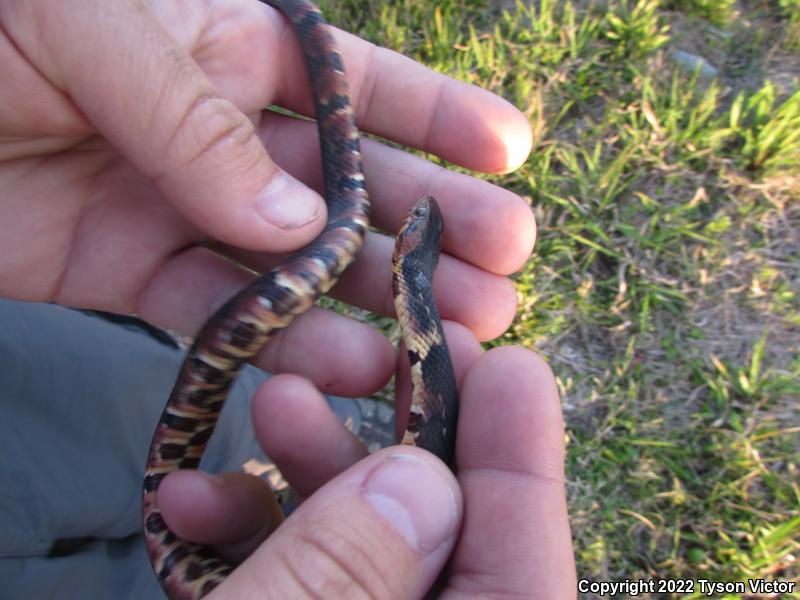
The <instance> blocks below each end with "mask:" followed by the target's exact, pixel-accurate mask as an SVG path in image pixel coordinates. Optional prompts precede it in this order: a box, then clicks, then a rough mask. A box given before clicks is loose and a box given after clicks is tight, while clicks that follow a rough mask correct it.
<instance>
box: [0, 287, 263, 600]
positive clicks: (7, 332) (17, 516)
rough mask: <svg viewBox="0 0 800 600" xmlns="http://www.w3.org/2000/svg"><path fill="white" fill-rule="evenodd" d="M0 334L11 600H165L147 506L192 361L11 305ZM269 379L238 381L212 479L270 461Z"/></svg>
mask: <svg viewBox="0 0 800 600" xmlns="http://www.w3.org/2000/svg"><path fill="white" fill-rule="evenodd" d="M0 323H1V324H2V327H0V407H1V408H0V411H2V412H0V416H1V417H0V598H5V597H6V595H5V594H6V593H9V594H10V595H9V596H8V597H9V598H49V597H51V596H52V597H55V596H56V595H58V597H59V598H81V599H84V598H85V599H89V600H91V599H92V598H98V599H100V598H151V597H152V598H160V597H162V596H160V592H159V590H158V586H157V583H156V582H155V578H154V576H153V574H152V572H151V570H150V568H149V565H148V563H147V558H146V554H145V551H144V544H143V542H142V538H141V536H140V534H139V531H140V528H141V522H140V516H139V510H140V504H139V503H140V498H141V479H142V474H143V472H144V465H145V461H146V458H147V450H148V447H149V443H150V438H151V436H152V433H153V430H154V428H155V424H156V422H157V420H158V417H159V415H160V414H161V411H162V409H163V405H164V402H165V400H166V398H167V396H168V394H169V391H170V388H171V386H172V383H173V382H174V379H175V376H176V374H177V370H178V367H179V366H180V361H181V356H182V353H180V352H178V351H177V350H175V349H173V348H170V347H168V346H165V345H163V344H161V343H159V342H157V341H156V340H154V339H152V338H150V337H147V336H144V335H141V334H139V333H136V332H133V331H130V330H127V329H125V328H122V327H119V326H116V325H113V324H111V323H108V322H106V321H103V320H101V319H98V318H96V317H91V316H87V315H84V314H82V313H79V312H76V311H72V310H69V309H66V308H63V307H60V306H55V305H49V304H34V303H22V302H13V301H8V300H2V299H0ZM265 377H266V376H265V375H264V374H263V373H261V372H260V371H258V370H257V369H254V368H252V367H246V369H245V371H244V372H243V373H242V375H241V376H240V377H239V378H238V379H237V382H236V385H235V386H234V389H233V390H232V393H231V394H230V397H229V400H228V402H227V403H226V406H225V409H224V411H223V414H222V417H221V419H220V424H219V426H218V428H217V432H216V433H215V434H214V436H213V437H212V440H211V442H210V445H209V448H208V451H207V453H206V456H205V457H204V461H203V466H204V468H206V469H208V470H210V471H214V472H217V471H222V470H237V469H238V468H239V467H240V466H241V465H242V464H244V463H245V462H247V461H248V460H249V459H251V458H256V459H258V460H264V456H263V453H262V452H261V450H260V449H259V447H258V445H257V443H256V442H255V437H254V434H253V431H252V425H251V422H250V416H249V402H250V398H251V397H252V394H253V393H254V391H255V389H256V388H257V386H258V385H259V384H260V383H261V382H262V381H263V380H264V378H265ZM59 540H60V541H59ZM57 542H58V543H57ZM54 545H55V554H56V555H55V556H54V555H53V552H52V551H53V550H54Z"/></svg>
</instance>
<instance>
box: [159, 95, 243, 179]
mask: <svg viewBox="0 0 800 600" xmlns="http://www.w3.org/2000/svg"><path fill="white" fill-rule="evenodd" d="M254 141H255V129H254V127H253V124H252V123H251V122H250V121H249V120H248V119H247V118H246V117H245V116H244V115H243V114H242V113H241V112H240V111H239V109H238V108H237V107H236V106H235V105H234V104H233V103H232V102H231V101H230V100H227V99H225V98H220V97H219V96H215V95H202V96H199V97H197V98H196V99H195V100H194V101H193V102H191V103H190V104H188V105H187V106H186V110H185V111H184V113H183V116H182V117H181V118H180V119H179V121H178V124H177V127H176V128H175V131H174V133H173V135H172V136H171V139H170V142H169V148H170V154H172V155H173V157H174V159H175V160H174V162H175V163H177V164H178V165H180V166H182V167H184V166H186V167H190V166H192V165H193V164H195V163H197V162H198V161H200V160H202V161H203V164H204V165H205V164H208V165H219V166H222V167H224V165H225V164H227V163H228V162H230V161H236V160H238V159H239V158H240V157H241V153H242V152H243V151H245V152H246V151H247V149H248V146H249V144H251V143H253V142H254ZM206 159H207V160H206Z"/></svg>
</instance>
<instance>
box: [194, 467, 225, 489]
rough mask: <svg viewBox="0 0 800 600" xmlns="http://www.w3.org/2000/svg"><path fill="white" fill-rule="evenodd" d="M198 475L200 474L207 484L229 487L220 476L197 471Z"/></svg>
mask: <svg viewBox="0 0 800 600" xmlns="http://www.w3.org/2000/svg"><path fill="white" fill-rule="evenodd" d="M197 473H199V474H200V476H201V477H202V478H203V479H205V480H206V481H207V482H209V483H210V484H212V485H215V486H217V487H227V485H228V482H227V481H225V480H224V479H223V478H222V477H219V476H218V475H212V474H211V473H206V472H205V471H197Z"/></svg>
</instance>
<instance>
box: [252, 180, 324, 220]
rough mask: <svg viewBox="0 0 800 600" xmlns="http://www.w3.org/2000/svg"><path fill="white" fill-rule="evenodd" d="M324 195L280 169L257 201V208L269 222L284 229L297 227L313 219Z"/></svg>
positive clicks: (317, 212)
mask: <svg viewBox="0 0 800 600" xmlns="http://www.w3.org/2000/svg"><path fill="white" fill-rule="evenodd" d="M321 204H322V198H320V196H319V194H317V193H316V192H315V191H314V190H312V189H310V188H308V187H306V186H304V185H303V184H302V183H300V182H299V181H298V180H297V179H295V178H294V177H292V176H291V175H289V174H288V173H285V172H283V171H279V172H278V173H277V174H276V175H275V177H273V178H272V179H271V180H270V182H269V183H268V184H267V187H265V188H264V190H263V191H262V192H261V194H260V195H259V197H258V199H257V200H256V210H257V211H258V213H259V214H260V215H261V218H263V219H264V220H266V221H269V222H270V223H272V224H273V225H275V226H276V227H280V228H281V229H294V228H295V227H300V226H302V225H305V224H306V223H309V222H311V221H313V220H314V219H315V218H316V217H317V215H318V214H319V209H320V205H321Z"/></svg>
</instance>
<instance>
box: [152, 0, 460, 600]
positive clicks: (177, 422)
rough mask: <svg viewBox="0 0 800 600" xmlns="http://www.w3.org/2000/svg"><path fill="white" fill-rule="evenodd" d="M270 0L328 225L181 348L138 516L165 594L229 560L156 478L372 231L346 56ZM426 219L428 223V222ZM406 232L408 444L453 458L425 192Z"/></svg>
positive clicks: (311, 16)
mask: <svg viewBox="0 0 800 600" xmlns="http://www.w3.org/2000/svg"><path fill="white" fill-rule="evenodd" d="M267 3H268V4H270V5H272V6H274V7H275V8H277V9H279V10H280V11H281V12H282V13H283V14H284V16H285V17H286V18H287V19H288V20H289V21H290V22H291V24H292V26H293V27H294V30H295V32H296V34H297V36H298V38H299V40H300V46H301V48H302V50H303V54H304V58H305V62H306V66H307V69H308V73H309V80H310V82H311V87H312V91H313V94H314V100H315V106H316V118H317V126H318V130H319V138H320V150H321V154H322V166H323V176H324V186H325V198H326V201H327V205H328V223H327V225H326V227H325V229H324V231H323V233H322V234H321V235H320V236H319V237H318V238H317V239H316V240H314V242H312V243H311V244H310V245H308V246H307V247H306V248H304V249H302V250H300V251H299V252H297V253H295V254H294V255H292V256H291V257H289V258H288V259H287V260H286V261H285V262H284V263H282V264H281V265H280V266H278V267H277V268H275V269H273V270H272V271H270V272H268V273H266V274H265V275H262V276H261V277H259V278H258V279H256V280H255V281H254V282H252V283H251V284H250V285H249V286H247V287H246V288H244V289H243V290H241V291H240V292H239V293H238V294H237V295H236V296H234V297H233V298H232V299H231V300H230V301H228V302H227V303H226V304H225V305H224V306H223V307H222V308H220V309H219V310H218V311H217V312H216V314H214V315H213V316H212V317H211V318H210V319H209V320H208V322H207V323H206V324H205V325H204V326H203V328H202V329H201V331H200V333H199V334H198V336H197V338H196V340H195V342H194V344H193V345H192V347H191V348H190V350H189V352H188V353H187V355H186V358H185V360H184V362H183V365H182V367H181V370H180V373H179V375H178V378H177V381H176V383H175V386H174V388H173V390H172V393H171V395H170V397H169V400H168V402H167V406H166V408H165V409H164V412H163V414H162V415H161V418H160V420H159V423H158V426H157V429H156V432H155V434H154V436H153V441H152V444H151V447H150V453H149V458H148V463H147V471H146V474H145V480H144V495H143V501H142V514H143V520H144V534H145V542H146V546H147V551H148V554H149V556H150V560H151V563H152V565H153V568H154V570H155V572H156V574H157V576H158V578H159V580H160V581H161V584H162V586H163V588H164V590H165V592H166V593H167V595H168V596H169V597H170V598H171V599H172V600H194V599H196V598H200V597H202V596H204V595H205V594H207V593H208V592H209V591H211V590H212V589H213V588H214V587H216V586H217V585H218V584H219V583H220V582H221V581H222V580H223V579H224V578H225V577H226V576H227V575H228V573H230V571H231V567H230V566H229V565H227V564H226V563H225V562H223V561H222V560H220V559H219V558H218V557H217V556H216V555H215V554H214V553H213V552H212V551H211V550H210V549H208V548H206V547H203V546H200V545H197V544H193V543H190V542H186V541H184V540H182V539H180V538H178V537H177V536H176V535H175V534H174V533H173V532H172V531H170V529H169V528H168V527H167V525H166V523H165V521H164V519H163V518H162V515H161V511H160V509H159V507H158V502H157V493H158V488H159V485H160V483H161V481H162V480H163V478H164V477H165V476H166V475H167V473H170V472H172V471H175V470H178V469H196V468H197V467H198V465H199V462H200V458H201V456H202V454H203V451H204V450H205V447H206V444H207V442H208V440H209V438H210V436H211V434H212V432H213V430H214V427H215V425H216V423H217V419H218V417H219V413H220V410H221V409H222V405H223V403H224V401H225V398H226V396H227V393H228V390H229V388H230V386H231V384H232V383H233V380H234V378H235V376H236V373H237V372H238V370H239V368H240V367H241V365H242V364H243V363H244V362H245V361H246V360H248V359H250V358H252V357H253V356H255V354H256V353H258V351H259V350H260V349H261V348H262V347H263V345H264V344H265V343H266V341H267V340H268V338H269V337H270V335H271V334H272V333H273V332H274V331H275V330H277V329H280V328H283V327H286V326H287V325H289V323H290V322H291V321H292V319H293V318H294V317H296V316H297V315H299V314H301V313H303V312H304V311H305V310H307V309H308V308H310V307H311V306H312V305H313V304H314V302H315V301H316V300H317V299H318V298H319V297H320V296H321V295H322V294H324V293H325V292H327V291H328V289H329V288H330V287H331V286H332V285H333V284H334V283H335V282H336V280H337V279H338V277H339V276H340V275H341V274H342V272H343V271H344V270H345V269H346V268H347V266H348V265H350V263H351V262H352V261H353V260H354V259H355V257H356V255H357V254H358V252H359V251H360V249H361V247H362V244H363V240H364V236H365V234H366V232H367V229H368V227H369V217H368V214H369V201H368V199H367V193H366V190H365V188H364V177H363V174H362V171H361V153H360V149H359V139H358V131H357V129H356V126H355V122H354V117H353V113H352V110H351V108H350V102H349V98H348V90H347V81H346V78H345V74H344V69H343V66H342V62H343V61H342V57H341V55H340V53H339V51H338V50H337V49H336V47H335V44H334V42H333V37H332V35H331V33H330V31H329V29H328V27H327V25H326V23H325V22H324V20H323V18H322V15H321V14H320V12H319V10H318V9H317V8H316V7H315V6H314V5H313V4H311V3H310V2H308V1H306V0H269V1H268V2H267ZM423 205H424V206H423ZM420 206H422V207H423V208H420ZM430 207H432V208H430ZM421 213H425V214H424V215H422V214H421ZM421 216H422V217H424V218H425V219H427V218H430V217H432V218H433V219H434V221H435V222H433V223H432V224H431V225H426V224H425V223H424V222H423V219H421V218H420V217H421ZM412 221H413V223H414V224H412ZM403 229H404V230H409V235H407V236H405V237H402V236H401V237H400V238H399V241H398V246H397V249H396V252H395V256H394V265H393V272H394V291H395V298H396V306H397V310H398V317H399V318H400V321H401V325H402V327H403V331H404V338H405V340H406V345H407V347H408V351H409V357H410V358H411V363H412V384H413V392H412V412H411V418H410V422H409V428H408V431H407V432H406V436H405V437H404V439H403V442H404V443H409V444H418V445H420V446H422V447H426V448H428V449H430V450H432V451H434V452H435V453H437V454H438V455H439V456H440V457H442V458H443V460H445V461H446V462H448V463H450V462H451V457H452V448H453V443H454V435H455V419H456V410H457V408H456V406H457V397H456V395H455V394H456V393H455V381H454V378H453V373H452V366H451V365H450V358H449V354H447V349H446V346H445V345H444V337H443V334H442V332H441V324H440V323H439V318H438V314H436V308H435V306H433V299H432V296H431V295H430V294H431V290H430V278H431V273H432V270H433V267H435V265H436V256H435V254H436V253H437V252H438V238H439V234H440V232H441V219H440V215H439V212H438V208H436V204H435V202H433V200H432V199H428V198H423V199H422V200H421V201H420V202H419V203H418V204H417V206H416V207H415V209H414V210H412V212H411V213H410V215H409V218H408V220H407V222H406V225H405V226H404V228H403ZM428 230H429V231H435V234H434V237H435V240H433V241H434V245H435V249H434V256H433V258H432V259H431V258H430V257H425V252H427V251H424V250H422V246H419V248H420V249H419V251H416V248H417V247H418V246H417V244H418V243H421V242H424V241H426V239H425V238H427V237H430V235H429V234H424V235H422V232H423V231H428ZM403 240H405V241H403ZM427 241H430V240H427ZM401 246H402V247H403V248H401ZM420 259H421V262H420ZM431 260H432V263H431ZM415 269H417V271H416V272H412V271H414V270H415ZM409 275H411V276H412V279H414V281H413V282H412V283H411V284H408V283H407V281H408V276H409ZM417 282H421V283H423V286H422V287H423V288H424V289H422V290H418V289H417ZM425 282H427V283H425ZM415 290H416V291H415ZM398 297H400V298H401V300H398V299H397V298H398ZM419 302H422V303H423V304H422V305H420V304H419ZM431 310H432V311H433V312H431ZM431 392H432V393H431Z"/></svg>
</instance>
